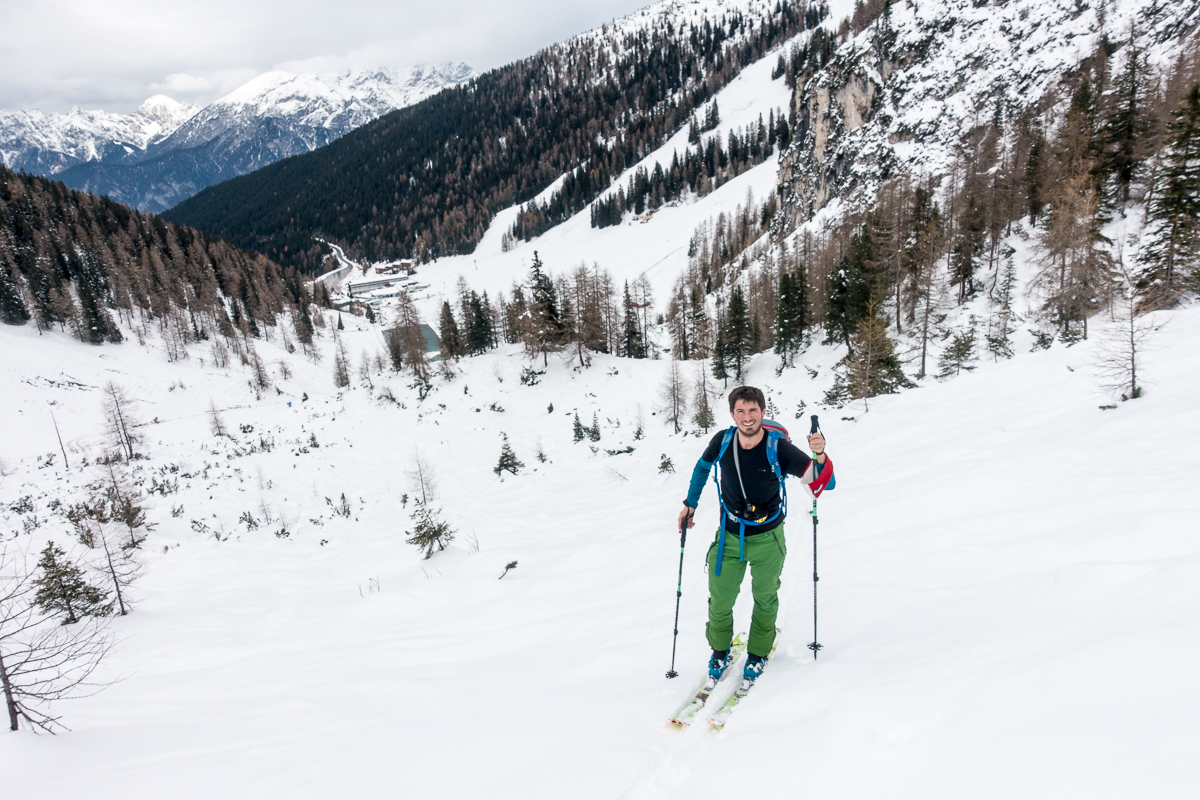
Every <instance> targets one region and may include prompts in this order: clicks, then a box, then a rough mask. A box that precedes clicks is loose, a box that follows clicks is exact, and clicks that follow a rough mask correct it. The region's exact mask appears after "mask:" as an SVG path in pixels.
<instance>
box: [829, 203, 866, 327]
mask: <svg viewBox="0 0 1200 800" xmlns="http://www.w3.org/2000/svg"><path fill="white" fill-rule="evenodd" d="M870 260H871V234H870V231H869V229H868V228H867V227H866V226H865V225H864V226H863V229H862V231H861V232H860V233H859V234H858V235H856V236H855V237H854V239H853V240H852V241H851V245H850V252H849V253H847V254H846V255H845V256H843V257H842V261H841V263H840V264H839V265H838V268H837V270H836V271H835V272H834V273H833V275H831V276H830V277H829V296H828V297H827V298H826V299H825V331H826V336H825V341H826V343H827V344H845V345H847V346H851V345H850V340H851V337H853V335H854V331H855V330H856V329H857V327H858V321H859V320H860V319H861V318H862V317H863V316H865V314H866V311H867V305H868V303H869V302H870V299H871V298H870V288H869V287H868V285H867V265H868V263H869V262H870Z"/></svg>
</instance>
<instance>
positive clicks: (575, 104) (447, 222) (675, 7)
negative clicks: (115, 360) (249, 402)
mask: <svg viewBox="0 0 1200 800" xmlns="http://www.w3.org/2000/svg"><path fill="white" fill-rule="evenodd" d="M827 13H828V8H827V6H825V5H824V4H811V5H810V4H808V3H803V2H786V3H781V2H775V0H737V2H722V1H720V0H705V1H704V2H690V1H689V0H666V2H661V3H657V4H655V5H653V6H651V7H649V8H647V9H643V10H642V11H639V12H637V13H635V14H632V15H630V16H628V17H625V18H622V19H619V20H616V21H615V22H613V23H611V24H608V25H605V26H603V27H601V28H600V29H598V30H594V31H591V32H589V33H586V34H583V35H580V36H577V37H575V38H573V39H570V40H568V41H566V42H563V43H561V44H558V45H555V46H553V47H549V48H546V49H544V50H542V51H540V52H538V53H537V54H535V55H533V56H530V57H528V58H526V59H523V60H521V61H518V62H516V63H514V64H510V65H508V66H505V67H502V68H499V69H496V70H492V71H491V72H488V73H486V74H484V75H481V76H479V77H478V78H475V79H473V80H471V81H470V83H469V84H468V85H465V86H461V87H459V88H458V89H456V90H453V91H447V92H443V93H441V94H439V95H437V96H436V97H431V98H429V99H428V100H426V101H425V102H423V103H419V104H417V105H413V106H409V107H408V108H406V109H403V110H401V111H398V112H396V113H393V114H389V115H387V116H386V117H383V118H381V119H378V120H376V121H375V122H372V123H370V124H368V125H364V126H363V127H362V128H359V129H358V130H356V131H355V132H354V133H353V134H351V135H350V136H347V137H343V138H342V139H340V140H339V141H338V142H336V143H335V144H333V145H331V146H330V147H327V148H322V149H321V150H318V151H315V152H314V153H309V154H306V155H304V156H301V157H299V158H296V159H289V160H287V161H286V162H281V163H277V164H274V165H272V166H271V167H269V168H267V169H266V170H265V171H262V170H260V171H258V172H255V173H253V174H252V175H246V176H242V177H241V178H239V179H237V180H235V181H231V182H227V183H225V184H222V185H221V186H219V187H212V188H210V189H209V190H207V191H205V192H202V193H200V194H199V195H197V196H196V197H193V198H191V199H189V200H188V201H187V202H185V203H182V204H180V205H179V206H177V207H175V208H173V209H172V210H171V219H173V220H175V221H179V222H184V224H188V225H194V226H197V227H200V228H204V229H206V230H210V231H212V232H214V233H216V234H217V235H219V236H222V237H225V238H227V239H229V240H230V241H233V242H237V243H238V244H239V246H242V247H247V248H251V249H258V250H260V252H263V253H265V254H269V255H270V257H271V258H274V259H276V260H280V262H281V263H283V262H287V263H289V264H291V265H293V266H297V267H301V268H305V269H309V268H315V266H316V265H317V264H318V263H319V259H320V257H321V256H320V254H319V252H318V251H316V250H315V249H314V247H313V235H314V234H315V233H318V232H319V233H321V234H323V235H324V236H326V237H332V238H335V239H337V241H338V243H339V244H341V245H343V246H344V247H345V250H346V253H347V255H349V256H351V257H352V258H359V257H366V258H371V259H382V258H396V257H414V258H417V259H420V260H423V261H424V260H428V259H429V258H434V257H442V256H445V255H451V254H463V253H470V252H472V250H473V249H474V248H475V246H476V245H477V244H478V242H479V241H480V239H481V238H482V236H483V233H484V231H485V230H486V228H487V226H488V224H489V223H490V222H491V219H492V217H493V215H494V214H495V213H496V212H498V211H500V210H501V209H503V208H506V207H508V206H510V205H512V204H513V203H524V202H526V201H528V200H531V199H533V198H534V197H536V196H537V195H538V194H539V193H540V192H541V191H542V190H543V189H545V188H546V187H547V186H550V185H551V184H553V183H554V182H555V181H557V180H558V179H559V178H561V177H562V176H563V174H564V173H566V172H569V171H572V170H574V169H576V168H577V167H579V166H580V165H583V164H587V169H586V170H582V171H581V174H580V175H579V176H578V177H577V180H576V181H575V182H573V184H572V186H571V196H570V197H568V198H566V201H565V202H564V203H563V204H562V205H563V208H562V213H574V212H575V211H578V210H580V209H582V208H583V207H585V206H586V204H587V203H589V202H591V201H592V200H593V199H595V198H596V196H597V195H598V194H599V193H600V192H601V191H603V190H604V189H605V188H607V187H608V186H609V184H610V183H611V181H612V180H613V179H614V178H615V177H616V176H617V175H619V174H621V173H622V172H624V171H625V170H626V169H627V168H628V167H630V166H632V165H634V164H636V163H637V162H639V161H640V160H641V159H642V157H643V156H645V154H646V153H648V152H650V151H652V150H654V149H656V148H658V147H659V146H660V145H661V144H662V143H663V142H664V141H666V140H667V139H668V138H669V137H670V136H671V135H672V134H674V133H675V132H676V131H678V130H680V129H682V128H684V127H685V126H687V125H688V122H689V120H690V119H691V117H692V116H693V114H695V113H696V112H697V111H700V112H701V113H702V114H703V113H704V110H703V107H704V106H705V104H706V103H707V102H708V101H709V100H710V99H711V98H712V97H713V95H714V94H715V93H716V92H718V91H719V90H720V89H721V88H722V87H724V86H726V85H727V84H728V83H729V82H730V81H731V80H733V79H734V78H735V77H736V76H737V75H738V74H739V73H740V72H741V70H742V69H743V68H745V67H746V66H747V65H749V64H751V63H753V62H755V61H758V60H760V59H761V58H762V57H763V55H765V54H766V53H767V52H769V51H770V50H771V49H772V48H774V47H777V46H779V45H780V44H782V43H783V42H785V41H787V40H789V39H791V38H792V37H794V36H795V35H797V34H798V33H800V32H801V31H802V30H805V29H811V28H813V27H815V26H817V25H819V24H820V23H821V21H822V20H823V19H824V18H825V16H826V15H827ZM780 110H781V111H782V109H780ZM709 113H711V111H710V112H709Z"/></svg>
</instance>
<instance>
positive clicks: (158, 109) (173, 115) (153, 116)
mask: <svg viewBox="0 0 1200 800" xmlns="http://www.w3.org/2000/svg"><path fill="white" fill-rule="evenodd" d="M199 110H200V106H194V105H192V104H191V103H181V102H179V101H178V100H175V99H173V98H170V97H167V96H166V95H165V94H156V95H154V96H153V97H149V98H147V99H146V101H145V102H144V103H142V104H141V105H140V106H138V110H137V114H138V116H141V117H145V118H146V119H148V120H152V121H154V122H157V123H158V124H160V125H162V127H163V129H164V130H166V131H167V132H168V133H170V132H171V131H174V130H175V129H176V128H178V127H179V126H180V125H182V124H183V123H185V122H187V121H188V119H190V118H191V117H192V116H193V115H194V114H195V113H196V112H197V111H199Z"/></svg>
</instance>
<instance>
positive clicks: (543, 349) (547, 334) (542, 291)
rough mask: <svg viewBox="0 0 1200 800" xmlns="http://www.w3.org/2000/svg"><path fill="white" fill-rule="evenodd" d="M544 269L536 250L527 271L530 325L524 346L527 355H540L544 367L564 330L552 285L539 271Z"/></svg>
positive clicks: (543, 273) (560, 340)
mask: <svg viewBox="0 0 1200 800" xmlns="http://www.w3.org/2000/svg"><path fill="white" fill-rule="evenodd" d="M543 266H544V265H543V264H542V260H541V258H539V257H538V254H537V251H536V250H535V251H534V252H533V265H532V266H531V267H530V270H529V296H530V302H529V326H528V329H527V331H526V342H525V347H526V350H528V351H529V352H530V354H536V353H541V355H542V366H546V365H548V364H549V363H550V352H551V351H552V350H555V349H557V347H558V345H559V344H560V343H561V342H562V338H563V331H564V329H563V323H562V317H561V316H560V314H559V308H558V297H557V293H556V292H555V290H554V282H553V281H551V280H550V277H549V276H548V275H546V273H545V272H543V271H542V267H543Z"/></svg>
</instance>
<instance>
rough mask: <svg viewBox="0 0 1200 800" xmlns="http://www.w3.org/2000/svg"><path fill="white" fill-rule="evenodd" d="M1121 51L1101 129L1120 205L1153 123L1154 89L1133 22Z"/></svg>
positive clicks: (1103, 160)
mask: <svg viewBox="0 0 1200 800" xmlns="http://www.w3.org/2000/svg"><path fill="white" fill-rule="evenodd" d="M1123 51H1124V56H1125V62H1124V64H1123V66H1122V68H1121V71H1120V72H1119V73H1117V77H1116V80H1115V81H1114V82H1113V92H1112V106H1111V108H1112V111H1111V113H1110V114H1109V115H1108V117H1107V119H1106V120H1105V122H1104V125H1103V127H1102V128H1101V130H1100V148H1101V153H1102V155H1101V168H1102V169H1103V170H1104V172H1105V173H1106V174H1107V175H1108V176H1110V177H1111V178H1112V179H1113V181H1115V183H1116V189H1117V192H1116V197H1115V199H1116V200H1117V201H1118V202H1119V203H1121V204H1122V205H1123V204H1125V203H1128V202H1129V193H1130V187H1131V186H1132V184H1133V182H1134V179H1135V178H1136V177H1137V174H1138V171H1139V170H1140V168H1141V166H1142V163H1143V161H1144V160H1145V157H1146V154H1147V152H1148V150H1149V148H1148V140H1149V139H1151V138H1152V134H1153V132H1154V127H1155V126H1154V117H1153V116H1152V115H1151V113H1150V102H1149V101H1150V97H1151V94H1152V91H1153V90H1152V88H1151V83H1150V81H1151V79H1152V73H1151V70H1150V63H1149V60H1148V58H1147V55H1146V51H1145V50H1144V49H1143V48H1141V46H1140V45H1139V43H1138V40H1137V35H1136V29H1135V28H1134V27H1133V25H1130V27H1129V38H1128V40H1127V41H1126V43H1125V47H1124V48H1123Z"/></svg>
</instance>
